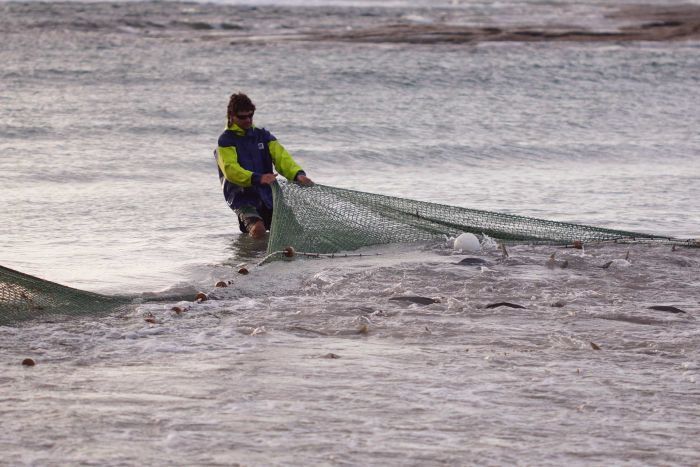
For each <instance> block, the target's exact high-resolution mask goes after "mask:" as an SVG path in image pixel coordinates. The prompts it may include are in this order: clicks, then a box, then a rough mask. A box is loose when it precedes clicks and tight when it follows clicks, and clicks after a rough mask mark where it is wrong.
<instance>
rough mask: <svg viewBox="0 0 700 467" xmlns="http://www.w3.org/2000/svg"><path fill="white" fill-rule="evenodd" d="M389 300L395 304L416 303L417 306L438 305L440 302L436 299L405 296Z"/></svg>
mask: <svg viewBox="0 0 700 467" xmlns="http://www.w3.org/2000/svg"><path fill="white" fill-rule="evenodd" d="M389 300H396V301H397V302H411V303H418V304H419V305H432V304H433V303H440V300H439V299H437V298H429V297H418V296H415V295H407V296H405V297H391V298H390V299H389Z"/></svg>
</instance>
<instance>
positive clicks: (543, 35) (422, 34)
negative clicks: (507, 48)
mask: <svg viewBox="0 0 700 467" xmlns="http://www.w3.org/2000/svg"><path fill="white" fill-rule="evenodd" d="M607 18H608V19H610V20H612V21H614V22H615V23H618V25H617V26H616V27H614V28H610V29H605V30H592V29H582V28H579V27H567V26H538V25H523V26H504V27H497V26H488V27H471V26H458V25H450V24H447V23H444V24H440V23H430V24H399V23H397V24H389V25H384V26H378V27H371V28H364V29H352V30H348V31H342V32H337V33H335V32H333V33H327V32H324V33H322V34H313V33H312V34H310V37H309V38H310V39H312V40H338V41H348V42H371V43H381V42H386V43H420V44H434V43H479V42H498V41H501V42H504V41H508V42H544V41H576V42H620V41H674V40H698V39H700V6H698V5H681V6H669V7H658V6H644V5H639V6H634V7H626V8H621V9H620V10H618V11H617V12H615V13H612V14H610V15H607Z"/></svg>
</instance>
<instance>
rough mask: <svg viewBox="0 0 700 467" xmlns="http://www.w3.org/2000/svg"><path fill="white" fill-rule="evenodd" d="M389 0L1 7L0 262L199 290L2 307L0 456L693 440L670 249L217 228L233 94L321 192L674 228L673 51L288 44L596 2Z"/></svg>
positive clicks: (686, 143)
mask: <svg viewBox="0 0 700 467" xmlns="http://www.w3.org/2000/svg"><path fill="white" fill-rule="evenodd" d="M390 6H391V7H390V8H383V7H381V6H379V5H378V4H375V3H371V2H352V3H349V2H340V1H339V2H330V1H329V2H323V3H317V4H314V5H313V6H300V5H298V4H294V3H293V2H291V3H289V2H288V3H286V4H285V3H284V2H277V4H274V5H265V6H259V7H255V6H251V5H245V4H242V5H237V4H197V3H177V2H158V3H119V2H116V3H32V2H30V3H0V26H1V28H0V30H1V31H2V33H1V34H2V44H3V45H2V47H0V60H1V61H2V63H3V67H2V69H1V70H0V83H1V86H0V106H1V107H2V112H0V174H1V176H0V205H2V209H1V210H0V264H2V265H4V266H7V267H11V268H15V269H18V270H21V271H23V272H27V273H30V274H35V275H38V276H40V277H44V278H47V279H50V280H54V281H57V282H61V283H64V284H66V285H70V286H73V287H77V288H81V289H87V290H92V291H97V292H103V293H128V294H141V293H145V294H147V296H151V295H153V294H155V295H156V296H157V295H158V294H161V293H163V292H164V291H165V292H166V293H167V292H168V291H184V292H185V293H187V294H190V293H192V295H193V292H195V291H197V290H203V291H206V292H208V293H209V294H210V296H211V300H208V301H206V302H203V303H195V302H193V301H190V300H186V301H182V302H163V303H156V304H153V303H144V304H142V305H138V306H134V307H133V309H132V310H131V311H129V312H128V313H124V314H118V315H114V316H106V317H85V318H81V319H71V320H57V321H56V322H50V321H48V322H47V320H43V321H39V322H30V323H26V324H24V325H22V326H19V327H1V328H0V334H1V335H2V338H0V355H2V360H1V363H0V364H1V365H2V366H3V369H2V374H1V376H0V388H1V391H0V414H1V416H2V419H3V420H5V422H4V424H3V428H4V430H3V433H2V434H0V452H2V454H0V462H2V463H4V464H8V465H9V464H12V465H16V464H27V465H47V464H48V465H62V464H76V463H99V464H104V465H122V464H135V463H148V464H154V465H166V464H172V463H182V464H198V465H204V464H206V465H217V464H222V465H230V464H233V463H240V464H242V465H293V464H316V465H399V464H401V465H406V464H408V465H442V464H445V465H463V464H512V463H516V464H526V465H531V464H550V465H560V464H562V463H565V462H566V463H573V464H578V465H590V464H600V465H603V464H606V465H607V464H618V465H621V464H635V465H636V464H664V465H667V464H684V465H687V464H693V463H697V462H698V461H699V460H700V452H699V450H698V448H697V443H696V441H695V439H696V438H697V433H698V431H700V426H699V425H698V422H697V420H698V415H700V413H699V412H698V408H697V407H698V406H699V405H698V403H699V402H700V393H699V392H698V386H697V378H698V357H699V354H698V347H699V345H698V344H700V342H699V339H700V330H699V328H698V326H697V324H696V316H697V312H698V310H699V309H700V308H699V307H700V293H699V292H698V287H699V286H700V280H699V279H698V277H700V276H699V275H698V270H699V268H700V256H699V255H698V252H697V251H695V250H687V249H679V250H676V251H671V249H670V247H668V246H662V245H657V246H648V245H631V246H619V245H601V246H589V247H587V248H586V249H585V250H583V251H579V250H562V249H557V248H553V247H546V246H537V247H533V246H518V247H513V248H511V249H510V251H509V253H510V257H509V258H503V257H502V255H501V252H500V251H498V250H497V249H494V248H486V249H485V251H484V252H483V253H482V254H480V257H482V258H484V259H486V260H487V261H488V264H487V265H485V266H483V267H476V268H475V267H464V266H459V265H457V264H456V263H457V262H458V261H459V260H460V259H461V258H463V257H464V255H463V254H458V253H455V252H452V250H451V249H450V248H449V244H448V243H449V242H445V243H438V244H432V245H412V246H391V247H381V248H374V249H369V250H368V251H366V252H367V253H368V254H370V255H371V256H367V257H362V258H348V259H334V260H330V259H329V260H301V259H300V260H296V261H292V262H278V263H274V264H271V265H267V266H263V267H260V268H257V267H254V266H253V264H254V263H255V262H256V260H257V259H258V258H259V257H260V255H261V254H262V250H263V249H264V244H262V245H261V244H256V243H255V242H251V241H250V240H248V239H246V238H243V237H241V236H240V235H239V234H238V232H237V228H238V227H237V223H236V221H235V218H234V217H233V214H232V213H231V211H230V210H229V209H228V207H227V206H226V204H225V202H224V200H223V196H222V195H221V193H220V188H219V186H218V180H217V176H216V168H215V165H214V159H213V156H212V150H213V149H214V147H215V144H216V139H217V137H218V135H219V134H220V132H221V131H222V129H223V126H224V122H225V110H226V102H227V99H228V96H229V95H230V94H231V93H232V92H234V91H238V90H242V91H245V92H246V93H248V94H249V95H250V96H251V97H252V98H253V99H254V101H255V102H256V104H257V106H258V111H257V112H256V124H258V125H260V126H264V127H266V128H268V129H269V130H271V131H272V132H273V133H274V134H275V135H276V136H277V137H278V138H279V139H280V141H281V142H282V143H283V144H284V145H285V146H286V147H287V148H288V149H289V150H290V152H291V153H292V154H293V155H294V157H295V158H296V159H297V160H298V161H299V162H300V163H301V164H302V165H303V166H304V168H305V169H306V170H307V172H308V173H309V175H310V176H311V177H312V178H313V179H314V180H315V181H317V182H319V183H323V184H327V185H334V186H340V187H345V188H352V189H357V190H361V191H370V192H376V193H382V194H389V195H396V196H403V197H409V198H415V199H421V200H427V201H434V202H440V203H446V204H453V205H459V206H464V207H471V208H478V209H486V210H494V211H500V212H507V213H514V214H522V215H529V216H535V217H542V218H547V219H555V220H563V221H572V222H580V223H587V224H593V225H599V226H604V227H611V228H622V229H629V230H638V231H643V232H652V233H658V234H664V235H670V236H678V237H698V236H700V224H698V210H697V199H698V195H699V194H700V193H699V191H698V186H699V185H698V181H699V179H700V163H699V162H698V155H699V154H700V136H699V134H698V131H697V128H699V127H700V111H698V105H697V103H698V102H700V86H698V84H699V78H698V73H697V70H698V69H700V58H699V57H700V54H698V51H699V46H698V44H697V43H696V42H666V43H616V44H611V43H601V44H592V43H538V44H525V43H498V44H496V43H494V44H489V43H483V44H478V45H468V44H461V45H445V44H433V45H429V44H358V43H340V42H330V41H325V42H302V41H295V40H291V38H285V37H286V36H290V37H291V36H293V35H297V34H301V33H304V32H305V31H308V30H310V29H316V30H318V29H323V28H327V29H329V30H332V29H336V28H342V27H363V26H366V25H374V24H384V23H390V22H394V21H400V22H408V23H411V22H413V23H425V22H431V21H432V22H434V21H438V20H439V18H441V17H444V16H445V15H452V16H451V17H453V18H454V21H455V22H457V23H460V24H461V23H464V24H517V23H518V22H519V21H521V22H525V23H532V22H535V21H539V22H545V23H548V22H550V23H551V22H556V21H557V20H559V21H563V20H567V21H569V22H575V23H578V24H582V25H586V26H594V27H601V28H604V27H608V26H609V19H607V17H606V16H605V12H606V11H610V10H611V9H612V8H613V6H614V5H612V4H609V3H606V2H588V3H585V2H584V3H582V2H554V3H547V2H542V3H537V4H530V3H528V2H480V3H478V4H474V3H470V4H467V5H459V4H452V3H450V4H447V3H446V4H441V5H439V8H438V7H430V4H428V3H425V2H394V3H392V4H391V5H390ZM376 253H380V254H381V255H380V256H374V254H376ZM552 253H554V254H555V258H556V259H557V260H558V261H564V260H566V261H567V262H568V265H569V267H567V268H565V269H562V268H560V267H556V268H553V269H550V268H547V267H546V266H545V263H546V262H547V260H548V258H549V257H550V255H551V254H552ZM624 258H627V259H624ZM608 261H613V263H611V264H610V266H608V267H607V268H602V267H601V266H603V265H605V264H606V263H607V262H608ZM242 263H246V264H248V266H249V268H250V269H251V274H249V275H247V276H240V275H238V274H237V273H236V271H237V269H238V268H237V266H238V265H239V264H242ZM218 280H226V281H229V280H230V281H232V282H233V284H232V285H231V286H230V287H227V288H226V289H214V288H213V284H214V283H215V282H216V281H218ZM404 295H420V296H427V297H431V298H436V299H438V300H439V303H436V304H433V305H429V306H421V305H418V304H411V303H406V302H398V301H393V300H389V299H390V298H392V297H396V296H404ZM192 298H194V297H192ZM502 301H508V302H512V303H517V304H519V305H522V306H524V307H525V308H523V309H514V308H505V307H499V308H487V305H489V304H493V303H496V302H502ZM652 305H674V306H677V307H679V308H681V309H684V310H686V311H687V312H688V313H681V314H671V313H665V312H660V311H655V310H650V309H649V308H648V307H649V306H652ZM174 306H179V307H180V308H182V309H184V310H185V311H184V312H183V313H181V314H177V313H175V312H173V311H172V310H171V309H172V307H174ZM145 317H149V318H153V320H155V321H156V323H149V322H146V321H145V320H144V318H145ZM591 343H593V344H595V346H597V347H599V348H600V349H601V350H595V349H594V348H593V347H594V346H593V345H592V344H591ZM334 356H335V357H339V358H332V357H334ZM25 357H32V358H35V359H36V360H37V362H38V364H37V366H36V367H34V368H23V367H21V366H20V365H19V362H21V360H22V359H23V358H25Z"/></svg>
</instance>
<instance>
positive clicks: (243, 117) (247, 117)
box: [236, 112, 255, 120]
mask: <svg viewBox="0 0 700 467" xmlns="http://www.w3.org/2000/svg"><path fill="white" fill-rule="evenodd" d="M254 113H255V112H251V113H249V114H245V115H242V114H236V118H237V119H239V120H248V119H251V120H252V119H253V114H254Z"/></svg>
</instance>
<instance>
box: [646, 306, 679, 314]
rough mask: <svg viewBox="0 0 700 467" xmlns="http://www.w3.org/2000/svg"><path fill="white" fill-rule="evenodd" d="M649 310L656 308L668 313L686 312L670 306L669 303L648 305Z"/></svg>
mask: <svg viewBox="0 0 700 467" xmlns="http://www.w3.org/2000/svg"><path fill="white" fill-rule="evenodd" d="M649 309H650V310H657V311H667V312H669V313H687V311H685V310H681V309H680V308H676V307H675V306H670V305H653V306H650V307H649Z"/></svg>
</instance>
